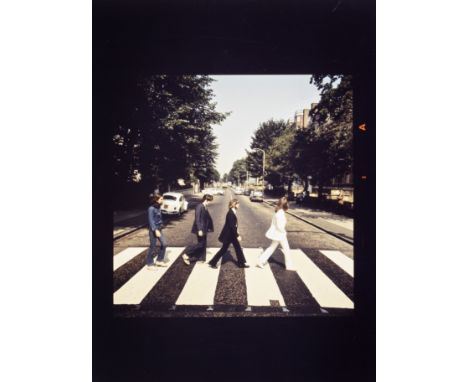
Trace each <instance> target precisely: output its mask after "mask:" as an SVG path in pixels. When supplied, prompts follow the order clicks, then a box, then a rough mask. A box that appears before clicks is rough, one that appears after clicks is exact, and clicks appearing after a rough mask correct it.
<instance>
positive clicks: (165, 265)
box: [156, 261, 168, 267]
mask: <svg viewBox="0 0 468 382" xmlns="http://www.w3.org/2000/svg"><path fill="white" fill-rule="evenodd" d="M156 265H157V266H158V267H167V266H168V265H167V264H166V263H165V262H164V261H156Z"/></svg>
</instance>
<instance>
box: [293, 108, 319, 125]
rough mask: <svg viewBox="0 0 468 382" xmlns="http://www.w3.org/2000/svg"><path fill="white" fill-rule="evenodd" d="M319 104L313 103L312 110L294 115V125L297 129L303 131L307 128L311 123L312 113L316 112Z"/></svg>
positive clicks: (304, 110)
mask: <svg viewBox="0 0 468 382" xmlns="http://www.w3.org/2000/svg"><path fill="white" fill-rule="evenodd" d="M317 105H318V103H314V102H313V103H311V104H310V109H302V110H300V111H296V113H295V114H294V119H293V121H294V124H295V126H296V129H303V128H305V127H307V126H308V125H309V123H310V111H311V110H314V109H315V108H316V107H317Z"/></svg>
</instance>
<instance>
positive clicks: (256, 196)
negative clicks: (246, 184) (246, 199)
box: [250, 191, 263, 202]
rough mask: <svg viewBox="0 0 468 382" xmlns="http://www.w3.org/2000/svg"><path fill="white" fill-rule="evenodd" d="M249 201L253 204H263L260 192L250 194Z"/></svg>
mask: <svg viewBox="0 0 468 382" xmlns="http://www.w3.org/2000/svg"><path fill="white" fill-rule="evenodd" d="M250 201H251V202H254V201H257V202H263V192H262V191H252V192H251V193H250Z"/></svg>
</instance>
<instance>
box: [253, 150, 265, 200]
mask: <svg viewBox="0 0 468 382" xmlns="http://www.w3.org/2000/svg"><path fill="white" fill-rule="evenodd" d="M252 150H258V151H261V152H262V153H263V166H262V187H263V191H265V150H262V149H257V148H254V149H252Z"/></svg>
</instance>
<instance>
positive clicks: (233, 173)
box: [228, 158, 247, 183]
mask: <svg viewBox="0 0 468 382" xmlns="http://www.w3.org/2000/svg"><path fill="white" fill-rule="evenodd" d="M228 179H229V181H230V182H233V183H239V182H240V183H242V182H244V181H245V180H246V179H247V169H246V159H245V158H242V159H238V160H236V161H235V162H234V163H233V165H232V168H231V170H230V171H229V174H228Z"/></svg>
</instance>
